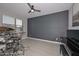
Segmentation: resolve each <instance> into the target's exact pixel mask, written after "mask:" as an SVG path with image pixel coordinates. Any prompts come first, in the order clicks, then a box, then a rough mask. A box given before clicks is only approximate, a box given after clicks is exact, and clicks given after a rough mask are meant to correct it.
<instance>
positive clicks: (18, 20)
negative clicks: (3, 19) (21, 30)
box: [16, 19, 22, 27]
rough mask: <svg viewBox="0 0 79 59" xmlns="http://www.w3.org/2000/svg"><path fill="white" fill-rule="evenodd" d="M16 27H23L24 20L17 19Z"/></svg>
mask: <svg viewBox="0 0 79 59" xmlns="http://www.w3.org/2000/svg"><path fill="white" fill-rule="evenodd" d="M16 27H22V20H21V19H16Z"/></svg>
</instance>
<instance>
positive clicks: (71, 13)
mask: <svg viewBox="0 0 79 59" xmlns="http://www.w3.org/2000/svg"><path fill="white" fill-rule="evenodd" d="M75 6H79V4H74V7H73V6H72V7H71V8H70V10H69V21H68V22H69V23H68V29H70V30H71V29H72V30H79V26H74V27H72V15H73V9H76V10H75V11H74V12H76V11H77V10H79V8H75Z"/></svg>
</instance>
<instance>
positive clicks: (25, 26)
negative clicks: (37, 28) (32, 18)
mask: <svg viewBox="0 0 79 59" xmlns="http://www.w3.org/2000/svg"><path fill="white" fill-rule="evenodd" d="M23 31H24V32H25V33H24V36H23V38H24V39H25V38H27V18H25V19H23Z"/></svg>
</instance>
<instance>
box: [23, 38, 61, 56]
mask: <svg viewBox="0 0 79 59" xmlns="http://www.w3.org/2000/svg"><path fill="white" fill-rule="evenodd" d="M22 43H23V45H24V47H25V56H61V55H60V45H59V44H55V43H49V42H43V41H38V40H33V39H25V40H23V41H22Z"/></svg>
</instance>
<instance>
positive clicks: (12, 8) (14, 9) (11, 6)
mask: <svg viewBox="0 0 79 59" xmlns="http://www.w3.org/2000/svg"><path fill="white" fill-rule="evenodd" d="M31 4H32V5H34V6H35V8H36V9H39V10H41V12H40V13H39V12H35V13H31V14H28V11H29V10H30V8H29V6H28V5H27V3H0V12H2V13H3V14H7V15H11V16H14V17H18V18H21V19H23V18H32V17H37V16H42V15H47V14H51V13H55V12H60V11H64V10H68V9H69V8H70V7H71V6H72V3H31Z"/></svg>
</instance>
